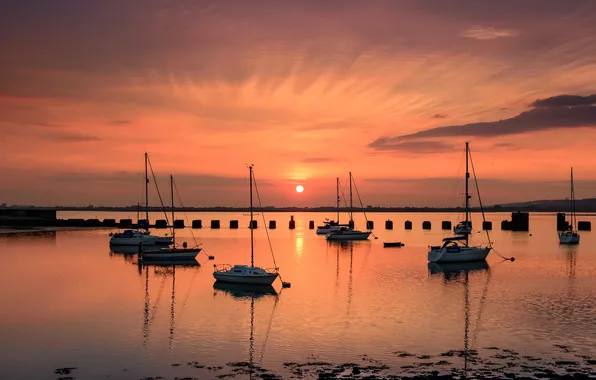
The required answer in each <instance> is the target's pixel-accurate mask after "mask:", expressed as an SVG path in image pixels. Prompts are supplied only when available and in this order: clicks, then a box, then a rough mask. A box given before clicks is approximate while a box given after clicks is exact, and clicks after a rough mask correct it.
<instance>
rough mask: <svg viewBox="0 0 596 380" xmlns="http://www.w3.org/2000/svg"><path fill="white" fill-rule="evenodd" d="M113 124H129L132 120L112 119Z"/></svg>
mask: <svg viewBox="0 0 596 380" xmlns="http://www.w3.org/2000/svg"><path fill="white" fill-rule="evenodd" d="M109 124H111V125H129V124H131V121H130V120H112V121H110V122H109Z"/></svg>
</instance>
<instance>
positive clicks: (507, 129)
mask: <svg viewBox="0 0 596 380" xmlns="http://www.w3.org/2000/svg"><path fill="white" fill-rule="evenodd" d="M593 103H594V98H593V95H590V96H579V95H575V96H571V95H565V96H555V97H551V98H546V99H542V100H537V101H535V102H533V103H532V104H531V107H533V108H532V109H530V110H528V111H525V112H522V113H520V114H518V115H516V116H514V117H511V118H507V119H503V120H498V121H490V122H481V123H470V124H463V125H451V126H444V127H436V128H431V129H427V130H424V131H420V132H415V133H410V134H404V135H400V136H395V137H380V138H378V139H377V140H375V141H373V142H372V143H370V144H369V145H368V146H369V147H370V148H373V149H377V150H404V149H403V147H404V144H405V143H406V142H409V143H410V144H411V143H413V141H412V140H421V139H422V140H424V141H415V143H416V144H419V145H420V146H421V147H424V146H428V147H435V148H437V150H438V151H440V150H441V149H443V148H444V144H443V143H441V142H436V141H426V139H430V138H444V137H458V136H461V137H469V136H477V137H497V136H504V135H513V134H519V133H526V132H536V131H544V130H549V129H557V128H565V129H572V128H583V127H589V128H596V106H592V105H585V104H593ZM571 105H574V106H571ZM575 105H577V106H575ZM416 144H414V145H406V147H409V146H416Z"/></svg>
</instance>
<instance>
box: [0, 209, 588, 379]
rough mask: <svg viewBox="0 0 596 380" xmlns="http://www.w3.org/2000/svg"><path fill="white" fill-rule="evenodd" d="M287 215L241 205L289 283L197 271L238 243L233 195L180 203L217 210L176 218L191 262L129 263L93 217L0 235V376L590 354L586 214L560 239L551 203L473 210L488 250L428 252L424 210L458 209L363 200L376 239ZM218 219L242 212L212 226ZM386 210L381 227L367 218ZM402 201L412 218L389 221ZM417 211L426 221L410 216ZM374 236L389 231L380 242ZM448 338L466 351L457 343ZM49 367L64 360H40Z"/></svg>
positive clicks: (315, 368) (301, 372) (391, 367)
mask: <svg viewBox="0 0 596 380" xmlns="http://www.w3.org/2000/svg"><path fill="white" fill-rule="evenodd" d="M290 215H291V214H289V213H270V214H267V215H266V216H267V217H268V218H269V219H275V220H276V221H277V225H278V228H277V229H275V230H266V229H265V228H263V226H264V225H265V224H264V223H263V220H262V219H260V218H261V215H258V216H257V219H258V220H259V228H258V229H257V230H255V231H254V232H255V252H256V257H255V261H256V264H257V265H261V266H264V267H271V266H273V260H272V255H271V252H270V250H269V245H268V240H267V237H266V232H268V233H269V235H270V238H271V244H272V246H273V249H274V253H275V260H276V263H277V266H278V267H280V268H281V274H282V278H283V280H284V281H289V282H291V284H292V287H291V288H287V289H282V288H281V286H280V285H281V284H280V283H279V282H277V283H275V284H274V290H273V291H270V290H268V291H262V290H261V291H257V292H253V293H251V292H245V291H243V290H242V289H235V288H229V287H214V280H213V277H212V274H211V273H212V265H213V263H217V264H224V263H230V264H234V263H248V262H249V260H250V246H249V236H250V235H249V230H248V228H247V226H248V219H249V218H248V216H247V215H243V214H240V213H219V214H216V213H201V214H189V215H188V218H189V220H192V219H202V220H203V225H207V226H208V225H209V221H210V220H211V219H218V220H221V222H222V227H223V228H221V229H219V230H211V229H209V228H203V229H200V230H191V229H189V228H187V229H185V230H179V231H178V233H177V236H178V239H180V240H186V241H189V242H192V241H193V237H192V234H194V235H195V237H196V239H197V241H198V242H199V243H201V244H202V246H203V247H204V248H205V250H206V252H207V253H208V254H210V255H213V256H215V260H214V261H209V260H208V259H207V256H206V255H205V254H203V253H201V254H200V255H199V256H198V257H197V261H198V263H199V264H200V266H196V265H195V266H177V267H172V266H167V265H164V266H156V265H150V266H143V265H138V263H137V259H136V255H134V254H123V253H118V252H113V251H111V250H110V248H109V246H108V240H109V236H108V233H109V232H110V230H89V231H61V232H57V233H48V234H40V235H17V236H5V237H1V238H0V247H1V251H0V255H2V259H3V263H4V271H3V275H2V276H0V342H2V348H3V349H2V355H1V356H0V369H1V373H0V378H2V379H5V378H6V379H32V378H35V379H56V378H60V377H67V376H72V377H75V378H77V379H103V378H106V379H108V378H109V379H139V378H146V377H157V376H162V377H164V378H166V379H174V378H176V377H179V378H183V377H197V378H214V377H216V376H222V375H227V374H230V375H232V374H234V375H236V377H237V378H245V377H252V374H250V373H249V372H251V371H252V372H255V373H257V372H256V371H257V369H259V370H260V368H263V369H264V370H267V371H268V372H267V373H271V374H277V375H279V376H281V377H284V378H286V377H290V376H295V377H300V376H303V377H317V376H318V375H320V374H321V373H333V374H339V373H348V374H349V373H353V374H354V376H359V375H362V376H363V375H365V374H367V373H369V374H370V373H376V374H377V375H379V376H381V375H387V374H398V375H412V374H421V373H426V372H428V371H438V372H440V373H452V372H453V371H454V370H462V371H463V370H464V369H466V370H470V371H482V370H487V368H488V369H492V370H493V372H494V371H496V372H499V371H500V372H503V371H510V372H513V373H518V374H519V373H525V372H528V373H532V371H534V373H535V372H536V371H537V370H536V368H537V367H538V368H543V369H544V368H546V370H550V371H555V372H559V373H564V372H566V371H571V372H578V371H580V372H584V373H590V372H591V371H594V369H593V367H595V365H594V364H595V363H596V361H594V359H592V358H593V357H596V348H595V347H596V330H594V328H593V325H594V322H593V321H594V320H595V319H596V309H595V306H594V299H595V296H596V277H595V275H596V250H595V249H594V248H593V247H595V243H596V233H595V232H581V244H580V245H578V246H572V247H565V246H559V244H558V240H557V233H556V230H555V229H556V218H555V216H554V215H552V214H532V215H531V221H530V232H529V233H527V232H511V231H500V221H501V220H503V219H506V218H508V217H509V215H506V214H488V215H487V218H488V220H491V221H493V225H494V228H495V229H494V231H492V232H491V235H490V237H491V240H492V241H493V242H494V247H495V249H496V252H492V253H491V254H490V255H489V257H488V260H487V265H467V266H466V265H463V266H459V267H457V266H456V267H450V266H445V265H443V266H440V265H439V266H436V265H435V266H432V265H431V266H429V265H428V264H427V261H426V252H427V246H428V245H431V244H432V245H436V244H439V243H440V240H441V238H442V237H443V236H446V235H447V234H448V233H447V232H445V231H441V230H440V222H441V221H442V220H451V221H452V222H454V223H455V222H456V221H457V220H456V219H457V215H455V214H440V213H428V214H425V213H415V214H387V213H378V214H375V213H369V214H367V216H368V218H369V219H372V220H374V221H375V227H376V229H375V234H376V236H378V238H379V239H377V240H375V239H373V238H372V237H371V239H370V240H369V241H364V242H356V243H354V244H347V245H338V244H329V243H328V242H327V241H326V240H325V238H324V237H323V236H317V235H316V234H315V232H314V231H313V230H309V229H308V221H310V220H315V221H317V222H319V221H321V219H322V218H324V217H326V216H328V217H333V215H325V214H321V213H295V214H293V215H294V216H295V218H296V229H295V230H290V229H288V228H287V227H288V221H289V220H290ZM135 216H136V215H128V214H126V213H122V214H118V213H109V214H105V215H104V214H102V213H92V214H88V215H87V214H83V213H63V214H62V215H60V216H59V217H63V218H67V217H86V218H94V217H97V218H99V219H103V218H104V217H110V218H116V219H119V218H125V217H133V218H134V217H135ZM153 218H155V219H158V218H161V215H158V214H156V215H152V219H153ZM231 219H237V220H240V226H241V228H240V229H238V230H230V229H228V228H227V226H228V222H229V220H231ZM386 219H391V220H393V221H394V230H392V231H387V230H385V229H384V221H385V220H386ZM406 219H408V220H411V221H413V224H414V228H413V230H411V231H407V230H404V228H403V223H404V221H405V220H406ZM579 219H580V220H591V221H592V223H596V217H594V216H583V217H580V218H579ZM424 220H429V221H431V222H432V223H433V229H432V230H430V231H424V230H422V229H421V224H422V221H424ZM475 223H477V224H478V225H480V222H477V221H475ZM188 224H190V223H188V222H187V225H188ZM357 224H358V225H359V226H361V227H362V226H363V225H364V220H363V218H362V216H361V215H359V216H357ZM475 226H476V224H475ZM114 231H115V230H114ZM163 232H164V233H165V232H166V231H165V230H164V231H163ZM474 239H475V240H477V241H479V242H481V241H484V240H485V236H484V235H483V234H481V233H478V234H475V237H474ZM383 241H402V242H404V243H405V244H406V246H405V247H402V248H383V245H382V242H383ZM497 253H499V254H501V255H503V256H507V257H510V256H514V257H515V259H516V260H515V262H509V261H503V260H502V259H501V257H499V255H498V254H497ZM461 270H464V271H463V272H461ZM464 348H467V349H470V350H476V351H470V352H471V354H470V355H462V353H461V352H459V351H460V350H464ZM441 354H443V355H441ZM557 361H558V362H559V364H556V362H557ZM243 362H248V363H251V362H252V363H253V365H254V366H255V367H250V366H248V364H247V363H243ZM346 363H356V364H358V366H360V367H358V369H354V366H353V365H352V366H351V367H350V366H348V367H346V366H345V364H346ZM507 363H512V364H507ZM64 367H69V368H70V367H74V368H76V369H74V370H71V371H69V370H63V371H58V372H61V373H58V374H56V373H55V371H56V370H57V369H60V368H64ZM501 367H503V368H504V369H503V368H501ZM251 368H252V370H251ZM498 368H501V369H500V370H498ZM342 371H343V372H342ZM350 371H352V372H350ZM367 371H368V372H367ZM524 371H525V372H524ZM68 372H70V373H68ZM477 373H481V372H477Z"/></svg>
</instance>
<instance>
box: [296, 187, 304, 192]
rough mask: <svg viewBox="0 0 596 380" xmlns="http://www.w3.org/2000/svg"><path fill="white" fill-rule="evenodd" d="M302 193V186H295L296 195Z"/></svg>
mask: <svg viewBox="0 0 596 380" xmlns="http://www.w3.org/2000/svg"><path fill="white" fill-rule="evenodd" d="M303 191H304V186H302V185H298V186H296V192H297V193H301V192H303Z"/></svg>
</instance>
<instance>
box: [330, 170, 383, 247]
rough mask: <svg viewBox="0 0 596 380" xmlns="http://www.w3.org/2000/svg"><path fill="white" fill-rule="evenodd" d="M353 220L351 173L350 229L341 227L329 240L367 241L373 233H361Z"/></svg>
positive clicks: (334, 231)
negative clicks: (355, 227) (356, 228)
mask: <svg viewBox="0 0 596 380" xmlns="http://www.w3.org/2000/svg"><path fill="white" fill-rule="evenodd" d="M353 226H354V219H352V172H350V223H349V224H348V227H344V226H342V227H340V228H339V229H338V230H333V231H330V232H329V233H328V234H327V235H326V237H325V238H326V239H327V240H367V239H368V237H369V236H370V234H371V233H372V232H371V231H366V232H365V231H359V230H355V229H354V227H353Z"/></svg>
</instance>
